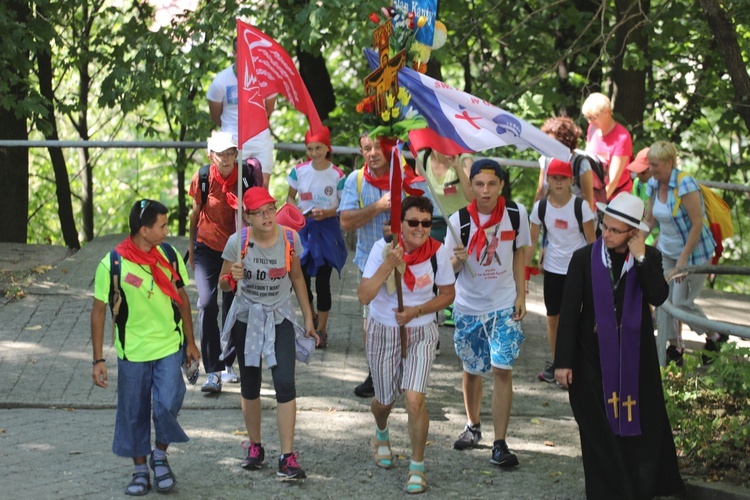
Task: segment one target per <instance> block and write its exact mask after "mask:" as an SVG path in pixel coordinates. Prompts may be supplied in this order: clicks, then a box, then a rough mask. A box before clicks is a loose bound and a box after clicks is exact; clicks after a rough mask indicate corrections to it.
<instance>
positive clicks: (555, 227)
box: [529, 196, 594, 274]
mask: <svg viewBox="0 0 750 500" xmlns="http://www.w3.org/2000/svg"><path fill="white" fill-rule="evenodd" d="M581 215H582V217H581V219H582V220H583V223H584V224H585V223H586V222H588V221H590V220H594V214H593V213H592V212H591V208H589V204H588V203H586V202H584V203H581ZM529 220H530V221H531V223H532V224H536V225H537V226H540V227H541V225H542V221H541V219H540V218H539V202H538V201H537V202H536V203H535V204H534V209H533V210H532V211H531V216H530V217H529ZM544 222H545V224H546V226H547V246H546V247H545V249H544V265H543V267H544V270H545V271H548V272H550V273H555V274H567V273H568V264H570V259H571V257H573V252H575V251H576V250H578V249H579V248H581V247H584V246H586V237H585V236H584V235H583V233H582V232H581V230H580V228H579V227H578V221H577V220H576V214H575V197H574V196H571V197H570V200H568V203H566V204H565V206H564V207H562V208H556V207H554V206H553V205H552V203H550V202H549V199H548V200H547V211H546V212H545V214H544Z"/></svg>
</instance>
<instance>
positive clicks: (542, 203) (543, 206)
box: [537, 198, 547, 242]
mask: <svg viewBox="0 0 750 500" xmlns="http://www.w3.org/2000/svg"><path fill="white" fill-rule="evenodd" d="M537 215H539V220H540V221H542V241H545V242H546V241H547V223H546V222H544V216H545V215H547V198H542V199H541V200H539V208H538V214H537Z"/></svg>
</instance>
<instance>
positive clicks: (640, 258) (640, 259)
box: [635, 253, 646, 264]
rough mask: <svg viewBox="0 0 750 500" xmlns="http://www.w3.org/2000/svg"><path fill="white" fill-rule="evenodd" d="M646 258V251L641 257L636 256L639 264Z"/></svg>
mask: <svg viewBox="0 0 750 500" xmlns="http://www.w3.org/2000/svg"><path fill="white" fill-rule="evenodd" d="M645 260H646V254H645V253H644V254H643V255H641V256H640V257H636V258H635V261H636V262H637V263H638V264H643V261H645Z"/></svg>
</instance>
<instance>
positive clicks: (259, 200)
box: [242, 187, 276, 210]
mask: <svg viewBox="0 0 750 500" xmlns="http://www.w3.org/2000/svg"><path fill="white" fill-rule="evenodd" d="M266 203H276V200H274V199H273V196H271V194H270V193H269V192H268V190H267V189H266V188H262V187H251V188H250V189H248V190H247V191H245V194H244V195H242V206H243V207H244V208H245V210H257V209H259V208H260V207H262V206H263V205H265V204H266Z"/></svg>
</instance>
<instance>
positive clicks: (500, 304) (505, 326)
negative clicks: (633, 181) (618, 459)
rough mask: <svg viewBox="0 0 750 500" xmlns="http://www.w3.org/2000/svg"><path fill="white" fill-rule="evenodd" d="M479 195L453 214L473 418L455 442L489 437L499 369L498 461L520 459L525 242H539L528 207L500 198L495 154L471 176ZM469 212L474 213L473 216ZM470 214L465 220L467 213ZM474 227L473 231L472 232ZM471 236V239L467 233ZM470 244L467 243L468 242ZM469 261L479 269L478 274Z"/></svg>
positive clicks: (459, 347) (457, 338)
mask: <svg viewBox="0 0 750 500" xmlns="http://www.w3.org/2000/svg"><path fill="white" fill-rule="evenodd" d="M469 180H470V182H471V190H472V192H473V193H474V201H472V202H471V203H470V204H469V206H468V207H466V208H465V209H462V210H459V212H458V213H456V214H453V215H452V216H451V218H450V220H449V223H450V224H451V226H453V229H454V231H455V233H456V234H461V233H464V234H466V237H467V240H466V241H455V239H454V238H453V233H452V232H448V234H447V235H446V238H445V246H446V247H447V248H448V250H449V251H450V252H451V253H453V255H454V256H453V258H452V262H453V269H454V270H455V271H456V272H457V273H458V279H457V280H456V301H455V303H454V304H453V308H454V310H453V315H454V319H455V322H456V331H455V333H454V335H453V342H454V345H455V348H456V354H457V355H458V357H459V359H460V360H461V362H462V364H463V381H462V388H463V393H464V406H465V408H466V418H467V423H466V426H465V428H464V431H463V432H462V433H461V435H460V436H459V437H458V440H456V442H455V443H454V444H453V447H454V448H456V449H457V450H464V449H468V448H474V447H476V446H477V444H478V443H479V440H480V439H481V437H482V432H481V424H480V422H479V413H480V409H481V406H482V375H483V374H485V373H487V372H489V371H492V377H493V385H494V389H493V392H492V419H493V425H494V430H495V440H494V443H493V447H492V456H491V458H490V463H491V464H493V465H496V466H499V467H512V466H515V465H518V458H517V457H516V455H515V454H513V453H511V452H510V450H509V449H508V445H507V444H506V442H505V437H506V432H507V430H508V421H509V420H510V408H511V403H512V401H513V378H512V373H513V372H512V370H513V363H514V361H515V359H516V358H517V357H518V355H519V353H520V347H521V343H522V342H523V340H524V336H523V333H522V332H521V320H522V319H523V317H524V316H525V315H526V288H525V281H524V278H525V274H524V261H525V257H524V250H523V247H526V246H529V245H530V244H531V238H530V237H529V219H528V216H527V214H526V209H525V208H524V207H523V206H522V205H517V204H516V203H513V202H512V201H506V200H505V199H504V198H502V197H501V196H500V193H501V192H502V189H503V185H504V184H505V182H504V180H505V179H504V174H503V170H502V168H501V167H500V165H499V164H498V163H497V162H496V161H494V160H490V159H488V158H483V159H481V160H478V161H475V162H474V164H473V165H472V166H471V173H470V176H469ZM466 212H468V214H466ZM464 217H466V218H467V219H468V220H467V221H466V222H465V223H464V222H462V219H464ZM466 229H468V233H466V232H465V231H466ZM462 239H463V238H462ZM465 245H466V246H465ZM468 266H471V268H472V269H473V271H474V274H473V275H472V274H471V273H470V272H469V270H468V269H467V267H468Z"/></svg>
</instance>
